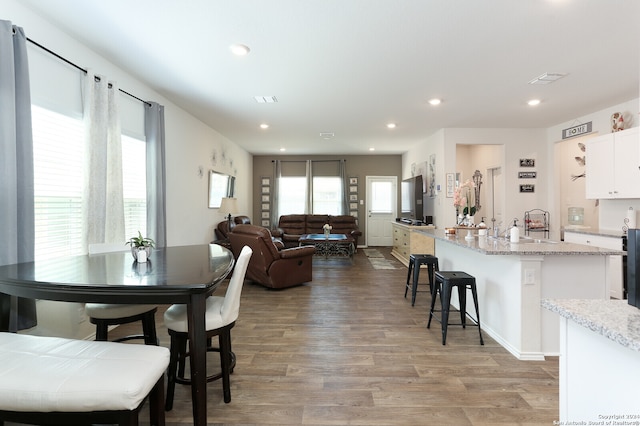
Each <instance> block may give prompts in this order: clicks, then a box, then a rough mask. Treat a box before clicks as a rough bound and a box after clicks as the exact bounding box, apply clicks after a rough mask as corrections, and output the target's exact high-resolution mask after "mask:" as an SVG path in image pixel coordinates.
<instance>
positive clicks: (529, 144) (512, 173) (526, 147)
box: [402, 128, 548, 228]
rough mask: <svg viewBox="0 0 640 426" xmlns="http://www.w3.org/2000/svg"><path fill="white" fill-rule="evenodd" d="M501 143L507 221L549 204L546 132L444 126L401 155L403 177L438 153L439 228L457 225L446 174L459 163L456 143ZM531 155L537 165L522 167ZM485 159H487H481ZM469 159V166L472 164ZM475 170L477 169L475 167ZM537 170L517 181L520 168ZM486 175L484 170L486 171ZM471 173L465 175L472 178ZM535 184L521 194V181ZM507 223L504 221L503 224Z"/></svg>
mask: <svg viewBox="0 0 640 426" xmlns="http://www.w3.org/2000/svg"><path fill="white" fill-rule="evenodd" d="M459 144H460V145H502V146H504V149H503V150H501V151H492V152H499V154H496V155H499V156H500V158H496V159H495V164H496V165H502V172H503V174H504V176H505V179H504V181H505V186H504V188H503V193H504V194H505V199H506V200H507V202H506V204H505V216H504V217H505V220H508V219H511V218H514V217H517V218H522V217H523V216H524V211H525V210H530V209H534V208H545V206H547V204H548V202H547V194H546V189H547V185H548V176H547V173H544V172H542V171H541V168H540V166H543V165H544V164H546V162H547V161H548V159H547V149H546V139H545V132H544V130H543V129H472V128H469V129H462V128H455V129H454V128H448V129H441V130H439V131H438V132H436V133H435V134H433V135H431V136H429V137H428V138H426V140H425V142H423V143H419V144H416V145H415V146H413V147H412V148H411V150H410V151H408V152H407V153H406V154H405V155H403V156H402V170H403V177H404V176H405V173H407V171H410V169H411V164H412V163H419V162H423V161H427V159H428V157H429V155H430V154H431V153H435V154H436V184H439V185H440V186H441V188H442V190H441V192H440V193H439V194H438V196H437V197H436V203H435V205H436V208H435V210H436V212H435V218H434V222H435V225H436V226H437V227H439V228H444V227H449V226H453V225H455V208H454V207H453V198H447V197H446V191H445V187H446V185H445V175H446V173H455V172H456V171H459V170H456V168H457V167H458V165H457V159H456V146H457V145H459ZM522 158H532V159H534V160H535V161H536V167H534V168H526V169H524V168H523V169H521V168H520V159H522ZM482 161H483V162H485V161H487V160H482ZM472 162H473V161H472V160H471V161H468V163H469V166H473V165H472V164H471V163H472ZM474 170H475V169H474ZM522 170H526V171H531V170H536V171H538V177H537V179H527V180H526V181H524V180H523V181H521V182H520V181H518V179H517V176H518V171H522ZM483 174H484V173H483ZM469 177H470V176H466V177H465V179H466V178H469ZM520 183H527V184H530V183H531V184H534V185H535V187H536V191H535V192H534V193H530V194H521V193H520V192H519V184H520ZM504 226H506V224H503V227H504Z"/></svg>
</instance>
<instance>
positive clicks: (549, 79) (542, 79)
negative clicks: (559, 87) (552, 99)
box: [529, 72, 567, 84]
mask: <svg viewBox="0 0 640 426" xmlns="http://www.w3.org/2000/svg"><path fill="white" fill-rule="evenodd" d="M566 75H567V74H563V73H560V72H545V73H544V74H542V75H539V76H538V77H536V78H534V79H533V80H531V81H530V82H529V84H551V83H553V82H554V81H558V80H560V79H561V78H562V77H565V76H566Z"/></svg>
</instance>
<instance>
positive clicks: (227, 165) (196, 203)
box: [0, 0, 253, 246]
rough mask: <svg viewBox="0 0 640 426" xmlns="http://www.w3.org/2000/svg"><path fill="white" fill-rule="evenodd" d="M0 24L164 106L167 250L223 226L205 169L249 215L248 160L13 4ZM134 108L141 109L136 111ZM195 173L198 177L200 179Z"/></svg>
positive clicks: (208, 236)
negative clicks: (224, 178)
mask: <svg viewBox="0 0 640 426" xmlns="http://www.w3.org/2000/svg"><path fill="white" fill-rule="evenodd" d="M0 19H5V20H10V21H12V22H13V24H14V25H18V26H20V27H22V28H24V30H25V33H26V34H27V36H28V37H29V38H31V39H33V40H34V41H36V42H38V43H40V44H42V45H44V46H45V47H47V48H49V49H51V50H52V51H54V52H56V53H58V54H59V55H61V56H63V57H64V58H67V59H68V60H70V61H71V62H74V63H76V64H78V65H79V66H81V67H84V68H91V69H92V70H93V71H95V72H96V73H98V74H101V75H105V76H107V77H108V78H109V79H110V80H114V81H116V82H117V83H118V86H119V87H120V88H122V89H124V90H126V91H127V92H129V93H132V94H133V95H135V96H137V97H139V98H141V99H145V100H151V101H155V102H158V103H160V104H161V105H164V107H165V126H166V128H165V130H166V156H167V157H166V158H167V162H166V172H167V244H168V245H171V246H175V245H187V244H201V243H207V242H209V241H211V240H212V239H213V229H214V227H215V225H216V224H217V223H218V222H220V221H221V220H223V216H224V214H223V213H221V212H220V211H219V210H218V209H209V208H208V207H207V192H208V179H207V171H208V170H210V169H215V170H217V171H221V172H225V173H229V174H232V175H235V176H236V195H237V198H238V207H239V209H240V211H243V212H250V211H252V210H253V208H252V207H253V206H252V198H251V196H250V195H251V182H252V170H253V168H252V156H251V155H250V154H249V153H247V152H246V151H245V150H244V149H242V148H240V147H239V146H237V145H236V144H234V143H233V142H232V141H230V140H228V139H226V138H225V137H224V136H222V135H221V134H219V133H218V132H217V131H215V130H214V129H212V128H210V127H208V126H206V125H205V124H204V123H202V122H201V121H200V120H198V119H196V118H194V117H193V116H191V115H189V114H188V113H187V112H185V111H184V110H182V109H181V108H179V107H178V106H176V105H175V104H173V103H172V102H171V101H169V100H168V99H166V98H165V97H163V96H162V95H160V94H159V93H157V92H155V91H154V90H153V89H152V88H151V87H149V86H147V85H146V84H145V83H144V82H142V81H140V80H138V79H136V78H135V77H133V76H132V75H130V74H128V73H127V72H125V71H124V70H122V69H121V68H119V67H117V66H116V65H114V64H112V63H111V62H109V61H108V60H107V59H105V58H103V57H102V56H100V55H98V54H97V53H96V52H93V51H91V50H89V49H88V48H87V47H86V46H84V45H82V44H81V43H80V42H78V41H76V40H74V39H72V38H71V37H69V36H68V35H67V34H65V33H63V32H61V31H59V30H58V29H57V28H56V27H54V26H53V25H51V24H50V23H48V22H47V21H46V19H43V18H42V17H40V16H38V15H37V14H35V13H34V12H32V11H31V10H30V9H28V8H25V7H23V6H22V5H20V4H19V1H17V0H9V1H3V2H2V14H1V15H0ZM37 50H39V49H38V48H37V47H33V46H32V45H30V47H29V55H30V56H31V55H32V53H31V52H36V51H37ZM33 54H34V55H35V54H36V53H33ZM37 54H38V55H42V53H37ZM50 61H51V62H53V61H57V60H56V59H50ZM35 62H36V61H35V60H34V63H35ZM44 63H45V64H46V62H44ZM37 64H38V65H37V66H36V67H35V68H34V67H33V66H32V71H31V72H32V73H43V74H47V76H48V78H47V80H48V81H55V75H54V76H53V78H52V75H51V73H50V71H51V68H49V67H43V66H42V65H40V64H43V61H37ZM127 107H129V105H127ZM140 108H141V109H142V105H140ZM214 150H215V151H216V152H217V153H218V156H217V162H216V163H215V164H214V163H213V162H212V160H211V157H212V153H213V151H214ZM223 151H224V152H225V153H226V161H224V162H223V161H222V160H221V155H220V153H221V152H223ZM231 160H232V161H233V164H231ZM200 170H202V171H203V173H202V176H201V175H200Z"/></svg>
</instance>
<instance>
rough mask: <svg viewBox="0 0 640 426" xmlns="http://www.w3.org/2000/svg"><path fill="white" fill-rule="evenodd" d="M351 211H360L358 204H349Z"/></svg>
mask: <svg viewBox="0 0 640 426" xmlns="http://www.w3.org/2000/svg"><path fill="white" fill-rule="evenodd" d="M349 210H358V203H349Z"/></svg>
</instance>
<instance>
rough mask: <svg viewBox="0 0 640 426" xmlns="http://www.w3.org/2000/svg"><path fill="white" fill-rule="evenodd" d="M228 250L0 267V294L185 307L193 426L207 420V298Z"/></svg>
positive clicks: (228, 263) (183, 249) (177, 250)
mask: <svg viewBox="0 0 640 426" xmlns="http://www.w3.org/2000/svg"><path fill="white" fill-rule="evenodd" d="M233 265H234V258H233V254H232V253H231V251H229V250H228V249H226V248H224V247H222V246H219V245H216V244H209V245H194V246H178V247H166V248H162V249H158V250H154V251H153V253H152V254H151V257H150V259H149V261H148V262H146V263H137V262H134V260H133V257H132V256H131V253H128V252H119V253H105V254H94V255H84V256H68V257H62V258H56V259H51V260H39V261H35V262H25V263H16V264H12V265H5V266H0V293H5V294H8V295H11V296H18V297H26V298H32V299H45V300H57V301H67V302H85V303H86V302H97V303H123V304H173V303H184V304H186V305H187V307H188V309H187V311H188V315H189V345H190V346H189V351H190V353H191V356H190V363H191V378H192V384H191V395H192V402H193V420H194V425H203V426H204V425H206V424H207V395H206V394H207V373H206V353H207V352H206V349H207V336H206V330H205V309H206V298H207V297H208V296H210V295H211V294H212V293H213V292H214V291H215V289H216V288H217V287H218V286H219V284H220V282H221V281H222V280H223V279H224V278H225V277H226V276H227V275H228V274H229V273H230V272H231V270H232V269H233Z"/></svg>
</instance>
